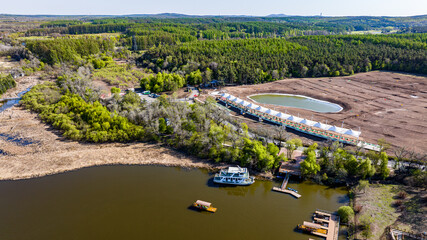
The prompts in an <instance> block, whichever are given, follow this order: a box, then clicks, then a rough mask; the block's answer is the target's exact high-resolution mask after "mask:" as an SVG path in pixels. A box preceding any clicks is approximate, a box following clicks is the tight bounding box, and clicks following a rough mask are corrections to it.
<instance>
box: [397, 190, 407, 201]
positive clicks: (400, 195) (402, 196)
mask: <svg viewBox="0 0 427 240" xmlns="http://www.w3.org/2000/svg"><path fill="white" fill-rule="evenodd" d="M407 195H408V194H407V193H406V192H404V191H401V192H399V194H397V196H398V197H399V198H400V199H405V198H406V196H407Z"/></svg>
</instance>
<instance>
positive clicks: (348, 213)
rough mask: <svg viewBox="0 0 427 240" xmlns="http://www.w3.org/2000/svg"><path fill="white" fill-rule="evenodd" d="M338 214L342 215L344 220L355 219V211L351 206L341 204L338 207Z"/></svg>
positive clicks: (346, 221) (341, 217)
mask: <svg viewBox="0 0 427 240" xmlns="http://www.w3.org/2000/svg"><path fill="white" fill-rule="evenodd" d="M338 215H339V216H340V219H341V221H342V222H344V223H348V222H350V221H351V220H352V219H353V217H354V211H353V209H352V208H351V207H349V206H341V207H340V208H338Z"/></svg>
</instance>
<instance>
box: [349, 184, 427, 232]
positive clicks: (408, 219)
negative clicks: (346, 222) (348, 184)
mask: <svg viewBox="0 0 427 240" xmlns="http://www.w3.org/2000/svg"><path fill="white" fill-rule="evenodd" d="M400 192H405V193H406V194H407V195H406V197H405V199H401V198H400V197H398V194H399V193H400ZM423 194H424V193H423V190H422V189H418V188H412V187H408V186H403V185H384V184H371V185H370V186H369V187H367V188H366V189H364V190H362V191H361V192H360V193H358V194H357V195H356V199H355V204H356V205H357V206H359V207H361V209H362V210H361V211H360V213H359V214H358V215H357V216H356V218H357V222H358V224H361V223H362V222H363V221H365V222H366V221H367V222H371V231H372V232H371V233H372V235H371V236H370V237H369V239H385V238H384V236H385V235H386V234H387V233H385V230H386V227H388V226H392V227H393V228H398V229H401V230H404V231H408V232H413V233H422V232H424V230H425V229H426V227H427V226H426V223H427V219H426V216H427V215H426V213H427V207H426V205H425V202H423V201H424V200H423V199H424V198H425V196H423ZM398 201H401V202H402V206H403V207H399V206H396V202H398ZM362 231H363V230H361V229H359V231H358V235H359V237H361V235H362Z"/></svg>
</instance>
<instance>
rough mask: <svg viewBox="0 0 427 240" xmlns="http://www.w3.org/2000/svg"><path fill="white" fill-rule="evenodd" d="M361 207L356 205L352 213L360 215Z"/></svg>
mask: <svg viewBox="0 0 427 240" xmlns="http://www.w3.org/2000/svg"><path fill="white" fill-rule="evenodd" d="M362 209H363V206H362V205H356V206H354V212H356V213H360V211H362Z"/></svg>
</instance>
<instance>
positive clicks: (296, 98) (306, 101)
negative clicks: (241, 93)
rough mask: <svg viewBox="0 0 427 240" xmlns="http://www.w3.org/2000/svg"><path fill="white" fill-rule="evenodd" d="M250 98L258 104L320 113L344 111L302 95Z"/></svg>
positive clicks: (256, 96) (335, 105)
mask: <svg viewBox="0 0 427 240" xmlns="http://www.w3.org/2000/svg"><path fill="white" fill-rule="evenodd" d="M248 97H249V98H250V99H252V100H254V101H256V102H258V103H264V104H273V105H279V106H285V107H294V108H301V109H306V110H311V111H314V112H320V113H336V112H339V111H341V110H342V109H343V108H342V107H341V106H340V105H338V104H335V103H331V102H327V101H323V100H319V99H315V98H311V97H306V96H302V95H292V94H273V93H269V94H256V95H251V96H248Z"/></svg>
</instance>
